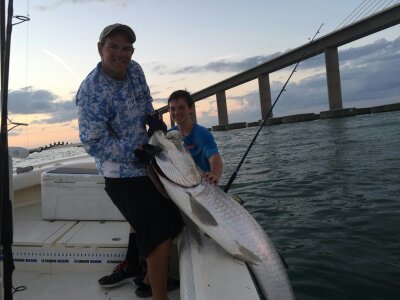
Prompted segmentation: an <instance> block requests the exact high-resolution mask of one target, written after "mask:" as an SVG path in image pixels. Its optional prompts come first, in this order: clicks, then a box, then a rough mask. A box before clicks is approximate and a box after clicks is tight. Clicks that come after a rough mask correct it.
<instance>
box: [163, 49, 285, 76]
mask: <svg viewBox="0 0 400 300" xmlns="http://www.w3.org/2000/svg"><path fill="white" fill-rule="evenodd" d="M280 54H281V53H280V52H277V53H274V54H270V55H258V56H253V57H248V58H246V59H244V60H241V61H229V60H227V59H221V60H217V61H213V62H210V63H208V64H206V65H203V66H195V65H192V66H188V67H184V68H181V69H178V70H176V71H172V72H171V73H170V74H182V73H201V72H242V71H245V70H247V69H250V68H253V67H255V66H257V65H260V64H262V63H264V62H266V61H268V60H271V59H273V58H275V57H277V56H279V55H280ZM164 73H168V72H165V71H164Z"/></svg>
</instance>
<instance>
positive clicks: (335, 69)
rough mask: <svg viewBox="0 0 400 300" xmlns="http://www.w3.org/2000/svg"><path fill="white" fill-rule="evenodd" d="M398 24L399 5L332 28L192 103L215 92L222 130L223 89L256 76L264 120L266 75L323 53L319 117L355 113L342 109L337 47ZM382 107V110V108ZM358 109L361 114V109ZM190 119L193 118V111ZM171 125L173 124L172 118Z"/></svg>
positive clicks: (224, 118) (204, 92)
mask: <svg viewBox="0 0 400 300" xmlns="http://www.w3.org/2000/svg"><path fill="white" fill-rule="evenodd" d="M399 23H400V4H398V5H395V6H392V7H390V8H388V9H385V10H383V11H380V12H378V13H376V14H373V15H371V16H369V17H366V18H364V19H362V20H360V21H358V22H355V23H353V24H351V25H348V26H346V27H344V28H341V29H339V30H335V31H333V32H331V33H329V34H327V35H325V36H322V37H321V38H318V39H315V40H313V41H312V42H310V43H306V44H304V45H302V46H300V47H298V48H296V49H294V50H291V51H288V52H286V53H284V54H282V55H280V56H278V57H276V58H273V59H271V60H269V61H267V62H265V63H263V64H260V65H258V66H256V67H254V68H251V69H249V70H247V71H244V72H242V73H239V74H237V75H235V76H232V77H230V78H228V79H225V80H223V81H221V82H218V83H216V84H214V85H211V86H209V87H206V88H205V89H202V90H200V91H198V92H195V93H193V94H192V95H193V99H194V101H195V102H197V101H200V100H203V99H206V98H208V97H210V96H214V95H215V96H216V101H217V109H218V122H219V126H214V127H213V129H217V130H218V129H224V128H226V125H227V124H229V121H228V108H227V103H226V90H228V89H231V88H234V87H236V86H239V85H241V84H244V83H247V82H249V81H252V80H255V79H258V86H259V96H260V110H261V118H262V119H264V118H265V117H266V116H267V114H268V112H269V110H270V108H271V88H270V79H269V74H270V73H273V72H275V71H278V70H281V69H283V68H285V67H288V66H291V65H293V64H295V63H297V62H299V61H300V60H306V59H308V58H311V57H313V56H316V55H319V54H321V53H325V67H326V79H327V89H328V101H329V111H327V112H323V113H321V117H322V115H324V116H326V117H335V116H343V115H346V114H356V112H355V109H354V108H353V109H349V110H345V109H343V102H342V91H341V81H340V70H339V57H338V47H340V46H343V45H345V44H348V43H351V42H353V41H355V40H358V39H360V38H363V37H366V36H368V35H371V34H374V33H376V32H379V31H382V30H384V29H387V28H389V27H392V26H395V25H398V24H399ZM389 109H392V108H389ZM394 109H400V105H395V106H394ZM382 110H384V108H383V109H382ZM158 111H159V113H160V114H161V115H163V114H165V113H167V112H168V107H167V106H164V107H162V108H160V109H158ZM360 112H361V113H362V112H363V111H360ZM364 113H365V111H364ZM307 115H310V116H307ZM311 115H315V114H305V116H304V118H305V120H307V119H313V118H314V117H313V116H311ZM193 118H194V119H195V120H196V114H195V113H194V116H193ZM171 124H172V125H173V122H172V120H171Z"/></svg>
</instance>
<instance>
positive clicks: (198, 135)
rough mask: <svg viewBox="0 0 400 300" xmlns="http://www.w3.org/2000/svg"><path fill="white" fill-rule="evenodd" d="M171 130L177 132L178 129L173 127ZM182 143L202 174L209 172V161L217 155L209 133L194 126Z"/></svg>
mask: <svg viewBox="0 0 400 300" xmlns="http://www.w3.org/2000/svg"><path fill="white" fill-rule="evenodd" d="M172 129H174V130H178V127H177V126H175V127H174V128H172ZM183 142H184V143H185V145H186V148H187V149H188V150H189V151H190V154H191V155H192V157H193V160H194V162H195V163H196V164H197V165H198V166H199V167H200V169H202V170H203V171H204V172H210V162H209V159H210V157H211V156H213V155H214V154H216V153H218V147H217V144H216V143H215V140H214V137H213V135H212V134H211V133H210V131H209V130H208V129H207V128H205V127H203V126H200V125H198V124H194V125H193V128H192V131H191V132H190V134H189V135H187V136H184V138H183Z"/></svg>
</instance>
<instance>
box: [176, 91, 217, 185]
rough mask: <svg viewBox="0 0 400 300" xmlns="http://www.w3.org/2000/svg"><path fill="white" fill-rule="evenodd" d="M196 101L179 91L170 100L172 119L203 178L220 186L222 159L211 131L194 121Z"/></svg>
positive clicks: (185, 92) (186, 93) (188, 94)
mask: <svg viewBox="0 0 400 300" xmlns="http://www.w3.org/2000/svg"><path fill="white" fill-rule="evenodd" d="M193 105H194V101H193V98H192V96H191V95H190V93H189V92H187V91H183V90H177V91H175V92H173V93H172V94H171V96H169V98H168V109H169V113H170V115H171V119H172V120H173V121H174V122H175V123H176V124H177V126H175V128H173V129H177V130H179V131H180V133H181V134H182V135H183V142H184V143H185V145H186V147H187V149H188V150H189V151H190V153H191V154H192V157H193V160H194V161H195V162H196V164H197V165H198V166H199V167H200V169H202V170H203V172H204V173H203V177H204V178H205V179H206V180H207V181H209V182H211V183H212V184H215V185H218V184H219V179H220V178H221V174H222V167H223V163H222V159H221V156H220V155H219V153H218V147H217V144H216V143H215V140H214V137H213V135H212V134H211V133H210V131H209V130H208V129H207V128H205V127H203V126H200V125H199V124H195V123H194V122H193V120H192V113H193Z"/></svg>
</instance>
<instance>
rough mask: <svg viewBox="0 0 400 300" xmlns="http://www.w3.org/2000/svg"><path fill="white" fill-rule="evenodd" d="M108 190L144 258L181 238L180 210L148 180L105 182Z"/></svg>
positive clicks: (108, 180) (135, 179)
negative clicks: (164, 244)
mask: <svg viewBox="0 0 400 300" xmlns="http://www.w3.org/2000/svg"><path fill="white" fill-rule="evenodd" d="M105 186H106V187H105V190H106V192H107V194H108V196H109V197H110V198H111V200H112V201H113V203H114V204H115V205H116V206H117V207H118V209H119V211H120V212H121V213H122V215H123V216H124V217H125V219H126V220H127V221H128V222H129V224H130V225H131V226H132V228H134V229H135V231H136V241H137V245H138V248H139V252H140V255H141V256H142V257H148V256H149V255H150V253H151V252H152V251H153V250H154V249H155V248H156V247H157V246H158V245H160V244H161V243H162V242H164V241H166V240H168V239H172V238H174V237H175V236H177V235H178V234H179V232H180V231H181V229H182V226H183V222H182V218H181V215H180V212H179V209H178V208H177V207H176V206H175V204H174V203H173V202H172V201H171V200H170V199H167V198H164V197H163V196H162V195H161V194H160V193H159V192H158V191H157V190H156V188H155V186H154V185H153V183H152V182H151V180H150V179H149V177H147V176H143V177H129V178H107V177H106V178H105Z"/></svg>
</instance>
